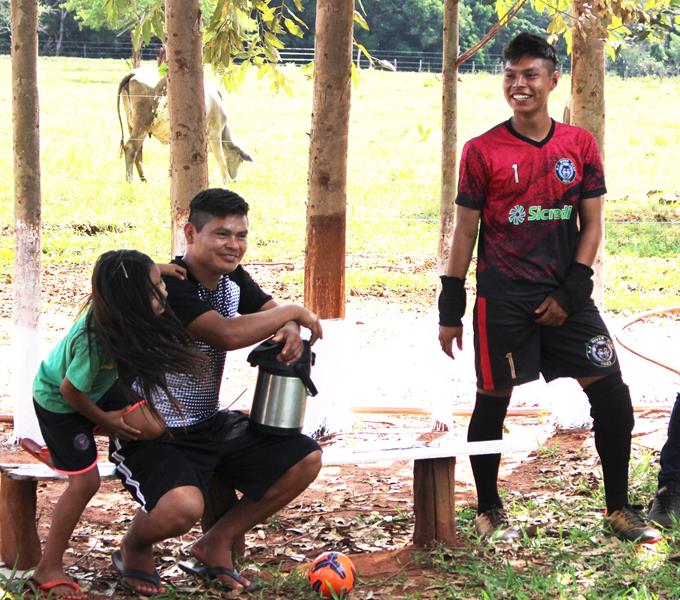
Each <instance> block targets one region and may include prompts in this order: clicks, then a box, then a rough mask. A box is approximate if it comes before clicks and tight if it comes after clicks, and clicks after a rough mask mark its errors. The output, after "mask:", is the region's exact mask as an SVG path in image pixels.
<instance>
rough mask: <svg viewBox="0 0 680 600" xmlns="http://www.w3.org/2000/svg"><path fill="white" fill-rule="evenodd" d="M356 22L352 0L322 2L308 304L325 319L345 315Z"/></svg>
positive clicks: (309, 201) (318, 11) (314, 118)
mask: <svg viewBox="0 0 680 600" xmlns="http://www.w3.org/2000/svg"><path fill="white" fill-rule="evenodd" d="M353 18H354V1H353V0H317V5H316V41H315V50H314V104H313V108H312V130H311V141H310V146H309V190H308V198H307V246H306V254H305V305H306V306H308V307H309V308H310V309H311V310H313V311H314V312H316V313H317V314H318V315H319V316H320V317H321V318H324V319H329V318H342V317H344V316H345V226H346V212H347V144H348V137H349V111H350V93H351V74H352V25H353Z"/></svg>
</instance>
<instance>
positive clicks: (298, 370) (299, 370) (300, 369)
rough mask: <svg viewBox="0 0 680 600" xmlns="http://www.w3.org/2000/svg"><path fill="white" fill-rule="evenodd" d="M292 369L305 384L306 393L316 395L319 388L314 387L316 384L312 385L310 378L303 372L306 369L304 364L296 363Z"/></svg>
mask: <svg viewBox="0 0 680 600" xmlns="http://www.w3.org/2000/svg"><path fill="white" fill-rule="evenodd" d="M294 369H295V374H296V375H297V376H298V377H299V378H300V379H302V383H304V384H305V387H306V388H307V395H308V396H316V395H317V394H318V393H319V390H317V389H316V386H315V385H314V382H313V381H312V378H311V377H310V376H309V375H307V373H306V372H305V371H306V369H305V366H304V365H303V364H302V363H297V364H296V365H295V367H294Z"/></svg>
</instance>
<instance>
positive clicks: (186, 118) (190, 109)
mask: <svg viewBox="0 0 680 600" xmlns="http://www.w3.org/2000/svg"><path fill="white" fill-rule="evenodd" d="M165 31H166V36H167V38H166V43H165V47H166V49H167V62H168V112H169V114H170V198H171V203H172V251H173V254H182V253H183V252H184V232H183V226H184V224H185V223H186V220H187V217H188V215H189V202H190V201H191V199H192V198H193V197H194V196H195V195H196V194H197V193H198V192H199V191H201V190H203V189H205V188H206V187H207V186H208V144H207V140H206V129H205V100H204V94H203V43H202V37H203V36H202V32H201V9H200V2H199V0H166V3H165Z"/></svg>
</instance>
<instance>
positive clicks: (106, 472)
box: [0, 462, 115, 479]
mask: <svg viewBox="0 0 680 600" xmlns="http://www.w3.org/2000/svg"><path fill="white" fill-rule="evenodd" d="M98 466H99V476H100V477H101V478H102V479H110V478H112V477H114V475H115V474H114V470H115V467H114V466H113V464H112V463H110V462H100V463H99V465H98ZM0 470H2V472H3V473H5V474H6V475H7V476H9V477H11V478H12V479H66V475H61V474H59V473H57V472H56V471H53V470H52V469H50V468H49V467H48V466H47V465H44V464H42V463H26V464H22V465H0Z"/></svg>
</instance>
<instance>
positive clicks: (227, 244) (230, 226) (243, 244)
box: [187, 215, 248, 275]
mask: <svg viewBox="0 0 680 600" xmlns="http://www.w3.org/2000/svg"><path fill="white" fill-rule="evenodd" d="M190 227H191V229H192V231H191V239H187V242H188V243H190V244H191V253H192V256H193V257H194V259H195V260H197V261H198V262H200V263H201V265H202V266H203V267H204V268H206V269H208V270H209V271H211V272H212V273H213V274H219V275H228V274H229V273H231V272H232V271H234V269H236V267H238V265H239V263H240V262H241V259H242V258H243V255H244V254H245V253H246V250H247V249H248V217H247V216H245V215H227V216H225V217H213V218H211V219H210V220H209V221H208V222H207V223H206V224H205V225H203V227H202V228H201V230H200V231H196V229H195V227H194V226H193V225H192V224H190Z"/></svg>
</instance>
